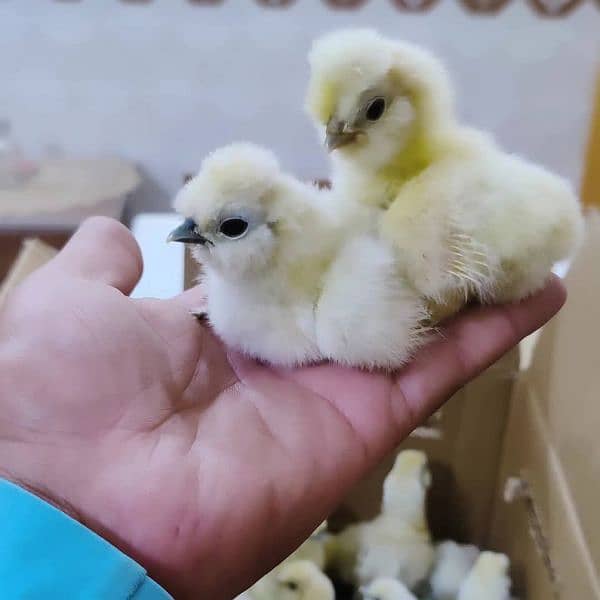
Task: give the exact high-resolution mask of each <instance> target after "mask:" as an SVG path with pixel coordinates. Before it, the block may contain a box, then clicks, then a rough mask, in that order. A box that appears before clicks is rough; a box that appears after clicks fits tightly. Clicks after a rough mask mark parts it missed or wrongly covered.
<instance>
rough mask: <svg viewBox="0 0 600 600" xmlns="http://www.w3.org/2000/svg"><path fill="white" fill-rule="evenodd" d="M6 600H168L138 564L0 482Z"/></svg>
mask: <svg viewBox="0 0 600 600" xmlns="http://www.w3.org/2000/svg"><path fill="white" fill-rule="evenodd" d="M0 598H1V599H2V600H13V599H14V600H38V599H39V600H54V599H56V600H71V599H74V600H75V599H81V600H96V599H97V600H121V599H122V600H168V599H170V598H172V597H171V596H170V595H169V594H168V593H167V592H166V591H165V590H163V589H162V588H161V587H160V586H159V585H158V584H157V583H155V582H154V581H153V580H152V579H150V578H149V577H148V575H147V573H146V571H145V570H144V568H143V567H141V566H140V565H139V564H138V563H136V562H135V561H133V560H131V558H129V557H128V556H126V555H125V554H123V553H122V552H121V551H120V550H117V548H115V547H114V546H113V545H111V544H109V543H108V542H107V541H106V540H105V539H103V538H101V537H100V536H98V535H96V534H95V533H93V532H92V531H90V530H89V529H87V528H86V527H84V526H83V525H82V524H81V523H78V522H77V521H75V520H74V519H72V518H71V517H69V516H68V515H66V514H65V513H63V512H61V511H60V510H58V509H57V508H55V507H54V506H51V505H50V504H48V503H47V502H44V501H43V500H41V499H40V498H38V497H37V496H35V495H33V494H30V493H29V492H28V491H26V490H24V489H23V488H21V487H19V486H17V485H14V484H13V483H10V482H8V481H6V480H4V479H0Z"/></svg>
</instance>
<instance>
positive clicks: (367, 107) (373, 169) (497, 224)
mask: <svg viewBox="0 0 600 600" xmlns="http://www.w3.org/2000/svg"><path fill="white" fill-rule="evenodd" d="M310 66H311V78H310V83H309V89H308V95H307V110H308V112H309V114H310V116H311V117H312V119H313V120H314V122H315V123H316V125H317V127H318V129H319V131H321V133H322V135H324V136H325V140H326V144H327V146H328V148H329V150H330V151H331V152H332V160H333V175H332V183H333V189H334V191H336V193H338V194H339V195H340V196H341V197H342V198H347V199H349V200H350V199H351V200H357V201H359V202H360V203H362V204H364V205H366V206H370V207H373V210H374V211H375V212H376V213H378V214H379V227H380V232H381V235H382V237H383V238H384V239H387V240H389V241H391V242H392V243H393V244H394V245H395V246H396V248H397V249H398V250H399V254H400V255H401V257H402V258H403V259H404V267H405V270H406V271H405V272H406V274H407V277H408V279H409V280H410V281H411V282H412V283H413V284H414V285H415V286H416V288H417V289H418V290H419V292H420V293H422V294H423V295H424V296H425V297H426V298H427V299H428V301H429V303H430V305H432V306H433V307H434V313H435V314H434V315H433V320H436V318H438V319H439V318H441V317H443V316H445V315H447V314H451V313H453V312H455V311H456V310H457V309H459V308H460V307H461V306H462V305H463V304H464V303H465V302H466V301H467V300H469V299H471V298H473V299H477V300H479V301H483V302H492V301H511V300H517V299H520V298H522V297H524V296H526V295H528V294H531V293H532V292H534V291H535V290H537V289H538V288H540V287H542V286H543V284H544V282H545V280H546V279H547V277H548V276H549V274H550V270H551V267H552V265H553V264H554V263H555V262H557V261H559V260H561V259H563V258H566V257H568V256H569V255H570V254H571V253H572V252H573V251H574V249H575V247H576V246H577V242H578V240H579V238H580V237H581V232H582V217H581V213H580V209H579V204H578V202H577V198H576V197H575V195H574V193H573V191H572V189H571V187H570V186H569V184H568V183H567V182H566V181H565V180H563V179H561V178H559V177H557V176H555V175H553V174H551V173H550V172H548V171H546V170H545V169H543V168H541V167H539V166H536V165H533V164H531V163H529V162H527V161H525V160H523V159H521V158H519V157H517V156H515V155H510V154H507V153H505V152H503V151H502V150H501V149H500V148H499V147H498V146H497V145H496V144H495V142H494V141H493V140H492V139H491V138H490V137H488V136H486V135H484V134H482V133H480V132H477V131H475V130H473V129H469V128H467V127H464V126H462V125H461V124H459V123H458V121H457V119H456V116H455V112H454V107H453V91H452V86H451V83H450V80H449V77H448V74H447V73H446V70H445V69H444V67H443V66H442V65H441V64H440V62H439V61H438V60H437V59H436V58H435V57H434V56H432V55H431V54H429V53H428V52H426V51H425V50H423V49H421V48H418V47H416V46H413V45H410V44H407V43H403V42H399V41H394V40H390V39H386V38H384V37H383V36H381V35H379V34H378V33H377V32H375V31H373V30H367V29H358V30H344V31H339V32H334V33H331V34H329V35H326V36H324V37H323V38H321V39H319V40H317V41H316V42H315V43H314V45H313V48H312V51H311V53H310Z"/></svg>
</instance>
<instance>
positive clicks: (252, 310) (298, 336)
mask: <svg viewBox="0 0 600 600" xmlns="http://www.w3.org/2000/svg"><path fill="white" fill-rule="evenodd" d="M175 206H176V209H177V210H178V211H179V212H180V213H181V214H182V215H183V216H184V217H185V218H186V220H185V222H184V224H183V225H182V226H180V227H179V228H177V229H176V230H175V231H174V232H172V234H171V236H170V239H171V240H174V241H180V242H184V243H188V244H190V245H192V248H193V254H194V256H195V257H196V259H197V260H198V261H199V262H201V263H202V266H203V271H204V282H203V283H204V285H205V287H206V292H207V296H208V298H207V300H208V304H207V316H208V319H209V321H210V323H211V324H212V326H213V328H214V329H215V331H216V333H217V334H218V335H219V336H220V337H221V338H222V339H223V341H224V342H225V343H226V344H227V345H228V346H230V347H233V348H235V349H238V350H240V351H242V352H244V353H246V354H248V355H250V356H253V357H256V358H259V359H262V360H264V361H266V362H268V363H271V364H276V365H290V366H291V365H300V364H307V363H311V362H317V361H322V360H326V359H328V360H333V361H335V362H339V363H342V364H347V365H352V366H360V367H367V368H376V367H381V368H388V369H393V368H396V367H398V366H400V365H402V364H403V363H404V362H406V360H407V359H408V358H410V356H411V354H412V353H413V351H414V350H415V348H416V347H417V346H418V345H419V344H420V343H422V342H423V340H424V335H423V328H422V326H421V322H422V321H423V320H424V319H425V318H426V317H427V312H426V310H425V308H424V303H423V301H422V299H421V298H420V297H419V295H418V294H417V293H416V292H415V291H414V290H413V289H412V288H411V287H410V286H408V285H406V283H405V282H404V280H403V279H402V278H401V277H400V276H399V272H398V270H399V269H398V262H397V259H396V258H395V253H394V251H393V248H392V247H391V245H389V244H387V243H386V242H384V241H381V240H380V239H378V235H377V234H376V233H371V232H372V230H373V224H372V223H369V221H368V219H364V218H361V216H360V213H361V211H360V210H359V209H358V208H356V210H354V209H353V208H352V204H351V203H346V202H343V203H342V202H338V201H337V199H336V198H335V197H334V196H333V195H331V194H330V193H328V192H326V191H319V190H318V189H316V187H314V186H311V185H306V184H304V183H302V182H300V181H298V180H296V179H294V178H293V177H291V176H289V175H286V174H285V173H283V172H282V171H281V170H280V168H279V165H278V163H277V160H276V158H275V157H274V156H273V154H272V153H270V152H268V151H267V150H264V149H262V148H260V147H258V146H254V145H252V144H241V143H240V144H233V145H231V146H228V147H225V148H221V149H219V150H217V151H216V152H214V153H213V154H211V155H210V156H209V157H208V158H207V159H205V161H204V162H203V164H202V167H201V170H200V172H199V174H198V175H197V176H196V177H194V178H193V179H192V180H191V181H189V182H188V183H187V184H186V186H185V187H184V188H183V189H182V190H181V191H180V193H179V194H178V196H177V198H176V201H175Z"/></svg>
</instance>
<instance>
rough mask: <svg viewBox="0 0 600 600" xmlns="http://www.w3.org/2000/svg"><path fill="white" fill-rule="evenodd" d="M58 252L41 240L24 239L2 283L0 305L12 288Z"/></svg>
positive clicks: (0, 286)
mask: <svg viewBox="0 0 600 600" xmlns="http://www.w3.org/2000/svg"><path fill="white" fill-rule="evenodd" d="M57 252H58V250H56V249H55V248H53V247H52V246H50V245H48V244H45V243H44V242H42V241H41V240H38V239H26V240H24V241H23V243H22V245H21V249H20V250H19V254H18V255H17V258H16V260H15V262H14V263H13V265H12V267H11V268H10V270H9V272H8V274H7V276H6V279H5V280H4V281H3V282H2V285H0V305H2V302H3V301H4V298H5V297H6V295H7V294H8V292H9V291H10V290H11V289H12V288H14V287H15V286H16V285H18V284H19V283H20V282H21V281H23V279H25V277H27V276H28V275H29V274H30V273H32V272H33V271H35V270H36V269H37V268H39V267H41V266H42V265H44V264H45V263H47V262H48V261H49V260H50V259H51V258H52V257H53V256H55V255H56V253H57Z"/></svg>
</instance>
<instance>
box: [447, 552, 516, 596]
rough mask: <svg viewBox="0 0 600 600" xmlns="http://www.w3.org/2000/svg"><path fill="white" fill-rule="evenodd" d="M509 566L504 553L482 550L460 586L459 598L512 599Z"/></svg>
mask: <svg viewBox="0 0 600 600" xmlns="http://www.w3.org/2000/svg"><path fill="white" fill-rule="evenodd" d="M509 566H510V562H509V560H508V557H507V556H505V555H504V554H497V553H495V552H482V553H481V554H480V555H479V558H478V559H477V562H476V563H475V564H474V565H473V568H472V569H471V571H470V572H469V574H468V575H467V578H466V579H465V580H464V581H463V583H462V585H461V586H460V591H459V592H458V596H457V600H510V587H511V581H510V577H509V576H508V569H509Z"/></svg>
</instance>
